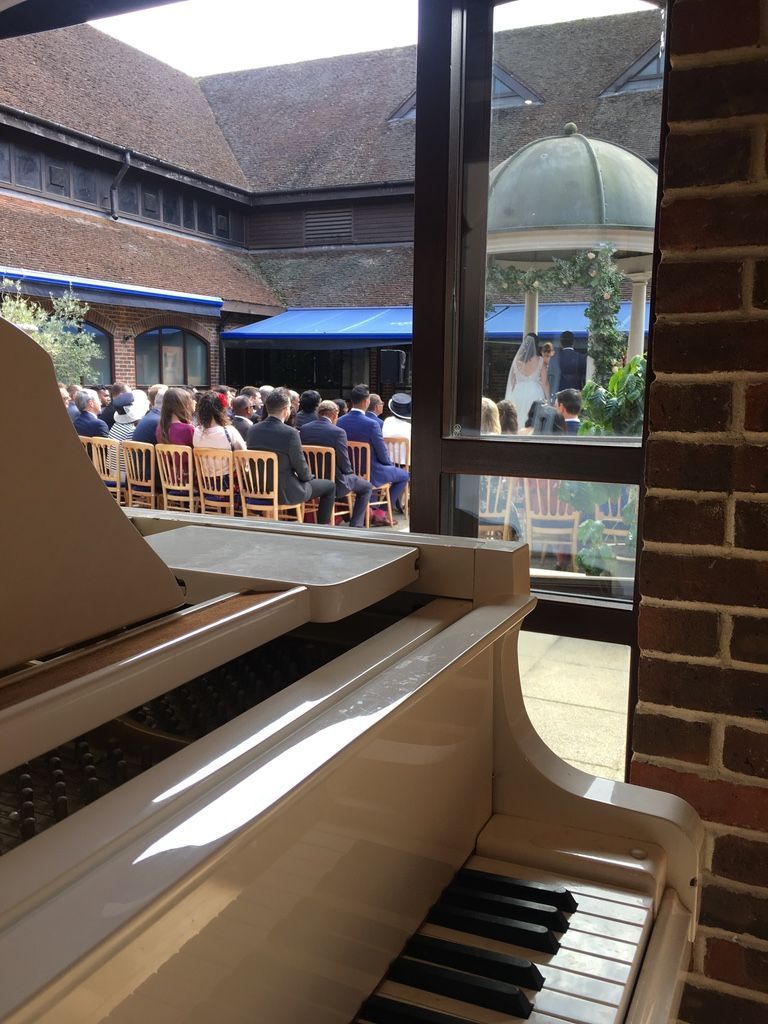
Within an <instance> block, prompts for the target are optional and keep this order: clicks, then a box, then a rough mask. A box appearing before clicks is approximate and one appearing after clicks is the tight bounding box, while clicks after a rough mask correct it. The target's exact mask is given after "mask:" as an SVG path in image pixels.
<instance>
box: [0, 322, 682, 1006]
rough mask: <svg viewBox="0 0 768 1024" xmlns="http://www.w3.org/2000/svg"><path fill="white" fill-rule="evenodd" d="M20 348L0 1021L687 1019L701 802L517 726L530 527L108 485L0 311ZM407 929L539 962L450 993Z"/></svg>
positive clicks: (441, 970) (43, 372)
mask: <svg viewBox="0 0 768 1024" xmlns="http://www.w3.org/2000/svg"><path fill="white" fill-rule="evenodd" d="M6 362H8V363H9V365H13V372H14V374H15V375H16V376H19V375H21V376H23V377H24V378H25V379H34V380H36V381H39V384H40V388H41V390H42V391H47V392H49V393H50V394H51V400H50V403H49V404H48V405H45V403H44V402H42V401H41V406H43V407H44V411H43V412H42V413H41V416H40V417H39V419H38V421H37V424H36V429H38V430H39V431H40V444H41V446H42V445H45V446H46V450H47V451H48V452H50V453H51V455H50V457H46V460H45V472H41V467H42V465H43V463H42V461H41V459H40V458H34V459H29V458H28V457H26V456H25V454H24V453H21V452H20V453H19V455H18V458H16V462H15V463H14V465H13V466H12V467H11V471H12V472H13V474H14V475H15V477H16V478H17V479H18V480H19V487H20V493H23V494H26V495H27V500H25V501H24V502H19V505H18V506H16V505H11V504H8V505H7V506H6V505H4V507H3V527H4V529H3V534H2V535H3V538H4V547H5V549H6V550H5V552H4V556H5V557H6V564H7V565H9V566H10V573H9V574H8V577H7V579H9V580H10V581H11V586H7V585H6V586H5V587H4V588H3V592H2V597H1V598H0V601H1V602H2V604H0V614H2V621H3V624H4V640H3V645H2V651H1V652H0V658H1V660H0V737H2V742H1V743H0V850H4V851H5V852H3V856H2V857H0V976H1V977H2V985H0V1019H2V1020H7V1021H12V1022H14V1024H21V1022H31V1021H45V1022H49V1024H70V1022H71V1024H87V1022H97V1021H105V1022H106V1021H108V1022H110V1024H133V1022H138V1021H141V1022H142V1024H151V1022H162V1024H175V1022H200V1024H202V1022H214V1021H215V1022H217V1024H218V1022H222V1024H229V1022H232V1024H240V1022H246V1021H247V1022H259V1024H303V1022H307V1024H309V1022H311V1024H348V1022H351V1021H361V1022H362V1021H368V1022H369V1024H376V1022H377V1021H379V1020H388V1021H389V1020H391V1021H396V1020H422V1021H434V1022H436V1024H453V1022H457V1021H467V1020H471V1021H486V1022H489V1021H496V1022H502V1021H504V1022H509V1021H517V1020H519V1019H522V1017H523V1016H525V1015H526V1014H527V1013H530V1016H528V1019H529V1020H531V1021H532V1022H533V1024H556V1022H561V1021H573V1022H580V1024H612V1022H619V1021H624V1022H626V1024H655V1022H662V1021H667V1020H669V1019H672V1018H673V1017H674V1015H675V1012H676V1005H677V1003H676V999H677V996H676V991H677V987H678V982H679V979H680V976H681V972H682V971H684V969H685V967H686V964H687V957H688V953H689V949H690V941H691V939H692V936H693V929H694V927H695V922H696V917H697V908H698V887H697V879H698V874H699V865H698V858H699V851H700V846H701V826H700V823H699V822H698V819H697V817H696V815H695V814H694V812H693V811H692V810H691V808H690V807H688V805H686V804H685V803H683V802H682V801H680V800H678V799H677V798H674V797H672V796H668V795H665V794H661V793H655V792H649V791H645V790H642V789H640V788H638V787H634V786H629V785H626V784H623V783H616V782H609V781H607V780H603V779H596V778H594V777H592V776H588V775H586V774H584V773H583V772H581V771H579V770H577V769H575V768H572V767H571V766H569V765H567V764H565V763H564V762H562V761H561V760H560V759H559V758H557V757H556V756H555V755H554V754H553V753H552V752H551V751H550V750H548V748H546V747H545V746H544V744H543V743H542V741H541V740H540V739H539V737H538V736H537V735H536V733H535V732H534V730H533V728H532V726H531V724H530V722H529V720H528V718H527V715H526V713H525V708H524V705H523V700H522V695H521V690H520V679H519V673H518V667H517V638H518V634H519V630H520V626H521V623H522V621H523V619H524V618H525V615H526V614H527V612H528V611H529V610H530V609H531V607H532V606H533V600H532V598H531V596H530V591H529V578H528V554H527V549H526V548H525V547H524V546H522V545H515V544H503V543H487V542H477V541H471V540H460V539H454V538H439V537H425V536H419V535H408V536H403V535H396V534H388V535H386V536H382V535H381V534H376V535H375V536H373V537H369V536H367V535H364V536H362V537H361V536H360V535H359V534H358V533H356V532H355V531H345V530H341V529H338V528H337V529H329V528H322V527H316V528H311V527H297V526H293V525H290V524H284V523H266V522H265V523H254V522H252V521H239V520H232V521H229V522H225V520H223V519H216V518H213V517H205V518H202V517H199V516H195V515H185V514H169V513H163V512H155V511H139V510H127V513H126V512H124V511H123V510H120V509H118V507H117V506H116V505H115V503H114V500H113V499H112V497H111V496H110V495H109V494H108V493H107V492H106V489H105V488H104V487H103V485H102V483H101V481H100V480H99V479H98V477H97V476H96V474H95V473H93V471H92V468H91V467H90V464H89V463H88V460H87V458H86V457H85V454H84V452H83V449H82V446H81V445H80V443H79V441H78V440H77V438H76V437H75V436H74V433H73V432H72V431H71V429H70V427H69V426H68V425H67V417H66V412H65V410H64V408H63V406H62V404H61V402H60V399H59V398H58V392H57V389H56V386H55V380H54V378H53V372H52V368H51V366H50V363H48V361H47V357H45V356H44V354H43V353H42V351H41V350H40V349H39V348H38V347H37V346H36V345H34V343H32V342H30V341H29V339H27V338H26V336H24V335H23V334H22V333H21V332H20V331H18V330H16V329H15V328H13V327H11V326H10V325H7V324H5V323H3V322H0V365H3V364H4V363H6ZM30 443H31V441H30ZM25 447H27V446H25ZM27 454H28V453H27ZM10 458H15V456H10ZM6 478H7V477H6ZM51 496H53V497H54V500H53V501H51ZM60 526H61V529H59V527H60ZM112 595H114V596H115V600H114V601H112V600H111V597H112ZM4 842H5V846H3V845H2V844H3V843H4ZM457 872H459V874H457ZM511 879H516V881H511ZM473 886H474V887H475V889H477V887H478V886H479V895H478V893H477V892H476V893H475V895H474V896H473V894H472V892H471V891H469V890H471V889H472V887H473ZM510 886H511V887H512V890H511V891H512V893H513V895H514V894H516V896H517V898H516V899H512V900H511V902H510V900H509V896H510V888H509V887H510ZM521 886H522V887H523V888H524V890H525V891H524V895H523V898H522V899H520V893H521V890H520V887H521ZM542 886H543V888H542ZM562 886H565V887H566V888H567V889H568V890H569V892H571V893H573V896H574V898H575V901H576V904H577V906H576V909H575V910H572V909H568V908H567V907H566V909H565V911H564V913H565V917H566V918H567V922H564V920H563V918H562V917H559V918H558V920H559V921H560V923H559V924H558V923H554V924H553V923H552V922H550V924H549V925H548V926H547V927H544V926H543V925H542V926H539V925H536V924H534V925H533V926H531V924H530V921H531V920H538V918H536V916H535V915H536V914H539V915H540V914H541V913H542V912H543V911H547V908H548V907H549V903H548V901H549V902H551V901H552V900H557V899H559V898H560V896H559V894H560V887H562ZM468 891H469V895H468ZM505 893H506V895H504V894H505ZM494 894H495V895H494ZM531 896H532V897H534V898H531ZM569 898H570V897H569ZM494 900H496V902H495V903H494ZM505 900H506V901H507V902H506V903H505ZM477 901H479V902H477ZM511 906H514V907H515V911H514V913H512V914H511V911H510V907H511ZM457 907H458V910H457ZM542 908H543V910H542ZM550 909H551V908H550ZM491 911H492V912H491ZM510 914H511V917H510ZM531 915H533V918H532V917H531ZM521 916H522V918H523V919H524V923H523V924H521V925H519V927H517V930H513V931H512V932H510V931H509V930H508V928H509V924H510V920H511V921H513V922H514V921H517V919H518V918H520V917H521ZM427 918H428V920H426V922H425V919H427ZM468 920H469V921H470V923H469V924H468V923H467V921H468ZM472 922H474V924H473V923H472ZM566 927H567V930H564V928H566ZM526 929H527V930H528V932H530V933H531V934H534V933H535V937H534V940H532V942H533V947H534V949H533V951H532V950H531V946H526V945H525V943H524V942H523V941H522V939H521V938H520V935H521V934H523V933H525V932H526ZM417 932H418V933H419V934H418V935H416V934H415V933H417ZM540 932H546V933H547V938H546V941H545V940H541V941H545V947H542V946H541V942H540V936H539V933H540ZM499 936H501V938H500V937H499ZM547 941H548V942H553V943H554V945H553V946H551V947H549V948H546V942H547ZM406 943H408V946H407V947H406V951H405V955H400V954H401V952H402V951H403V948H404V946H406ZM414 943H415V944H416V945H414ZM425 948H428V949H434V950H437V952H435V954H434V955H435V957H437V963H443V964H445V962H446V961H445V960H444V959H443V960H441V959H439V958H440V957H443V958H444V957H445V955H446V950H447V952H448V954H450V955H451V956H456V955H458V956H459V957H460V958H461V957H462V956H464V957H466V956H467V955H470V956H473V957H474V958H475V959H478V958H480V959H481V960H482V958H483V957H485V961H488V962H490V963H491V966H492V968H493V970H496V969H498V965H499V963H501V964H502V966H504V969H505V970H506V961H507V960H508V959H509V957H510V955H514V956H516V957H518V958H520V959H523V960H524V959H525V958H527V959H529V960H530V961H531V962H534V963H536V964H538V971H539V973H540V975H541V976H542V977H543V983H542V985H540V986H539V988H538V990H537V989H536V986H535V985H534V984H533V983H531V984H530V985H528V984H527V982H526V981H525V980H523V981H522V982H521V983H519V984H518V985H517V988H519V989H520V990H521V991H522V992H523V997H524V999H525V1000H527V1004H528V1005H527V1006H526V1007H525V1009H524V1010H518V1009H512V1008H511V1007H512V1006H513V1004H511V1003H508V1002H505V1001H504V1000H506V999H507V997H508V993H507V991H506V989H508V988H510V986H509V985H506V983H501V990H502V991H501V992H500V993H499V991H497V989H498V988H499V985H498V984H496V983H495V982H493V983H491V985H490V987H491V988H494V986H495V988H494V991H493V992H492V994H491V996H488V995H487V993H485V992H484V990H483V985H484V984H485V986H486V988H487V987H488V983H487V982H482V981H481V982H480V983H479V984H480V990H481V991H480V995H479V996H478V999H477V1000H475V998H474V996H473V995H472V993H470V994H469V995H467V993H466V992H465V991H464V990H461V991H459V992H458V995H457V990H456V989H455V987H454V988H452V987H451V986H452V985H455V981H456V978H455V975H456V974H457V973H458V974H459V975H460V976H461V977H462V978H464V979H466V978H468V977H470V975H472V971H470V970H469V968H467V967H466V963H465V962H464V961H462V960H461V959H459V965H460V966H459V967H458V970H457V969H454V968H455V963H454V967H451V962H450V960H449V961H448V967H445V966H443V967H437V968H435V967H430V965H429V963H426V961H429V960H430V956H431V955H432V954H431V953H425V952H424V949H425ZM473 950H474V953H473V952H472V951H473ZM468 951H469V952H468ZM478 951H479V952H478ZM485 961H484V962H485ZM462 965H463V966H462ZM425 966H426V967H427V968H429V970H431V971H432V974H433V976H434V979H435V980H434V984H432V983H429V984H426V983H425V982H424V979H423V977H422V976H421V975H420V973H419V971H420V969H421V968H424V967H425ZM484 969H487V963H486V968H482V969H481V973H482V970H484ZM515 969H516V970H519V969H520V968H518V967H515ZM526 970H533V968H530V967H529V968H526ZM414 971H415V974H414ZM472 976H473V975H472ZM528 977H532V976H531V975H528V974H526V975H525V978H528ZM505 985H506V987H505ZM473 991H474V990H473ZM374 992H375V995H373V997H372V998H369V997H371V995H372V993H374ZM499 998H501V999H502V1002H501V1003H499V1002H498V1000H499ZM361 1004H365V1005H364V1006H363V1007H362V1009H361ZM531 1004H532V1010H531ZM499 1006H501V1007H502V1008H501V1009H500V1008H499ZM514 1006H515V1007H517V1006H518V1004H517V1003H515V1004H514Z"/></svg>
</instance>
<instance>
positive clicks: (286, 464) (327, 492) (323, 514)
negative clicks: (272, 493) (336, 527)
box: [247, 388, 336, 524]
mask: <svg viewBox="0 0 768 1024" xmlns="http://www.w3.org/2000/svg"><path fill="white" fill-rule="evenodd" d="M264 404H265V406H266V410H267V418H266V419H265V420H262V422H261V423H254V424H253V426H252V427H251V429H250V430H249V431H248V441H247V443H248V448H250V449H251V450H253V451H266V452H274V453H275V454H276V455H277V464H278V482H277V490H278V501H279V503H280V504H281V505H298V504H301V503H303V502H305V501H309V499H310V498H317V499H318V501H319V508H318V512H317V521H318V522H319V523H323V524H328V523H330V522H331V516H332V514H333V504H334V499H335V496H336V485H335V483H334V482H333V480H314V479H312V474H311V473H310V472H309V466H308V465H307V460H306V459H305V457H304V452H302V450H301V438H300V437H299V432H298V430H294V428H293V427H289V426H287V425H286V423H285V421H286V420H287V419H288V416H289V415H290V412H291V397H290V394H289V393H288V391H287V390H286V389H285V388H277V389H276V390H274V391H271V392H270V393H269V395H267V400H266V402H265V403H264Z"/></svg>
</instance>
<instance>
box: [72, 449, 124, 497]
mask: <svg viewBox="0 0 768 1024" xmlns="http://www.w3.org/2000/svg"><path fill="white" fill-rule="evenodd" d="M80 440H81V441H82V442H83V445H84V447H85V450H86V451H87V452H88V455H89V456H90V459H91V462H92V463H93V464H94V466H95V467H96V472H97V473H98V474H99V476H100V477H101V479H102V480H103V481H104V483H105V485H106V488H107V490H108V491H109V492H110V494H111V495H112V497H113V498H114V499H115V501H116V502H117V504H118V505H119V504H120V502H121V500H122V492H121V486H120V442H119V441H115V439H114V438H112V437H81V438H80Z"/></svg>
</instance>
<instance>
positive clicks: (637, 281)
mask: <svg viewBox="0 0 768 1024" xmlns="http://www.w3.org/2000/svg"><path fill="white" fill-rule="evenodd" d="M547 6H548V4H547V3H546V0H545V2H543V3H542V7H543V8H546V7H547ZM517 7H518V4H517V3H515V2H512V3H503V4H499V5H497V6H496V7H495V8H494V50H493V63H494V67H496V68H504V69H508V74H509V75H510V76H515V80H517V79H519V81H520V83H522V84H521V88H522V87H523V85H524V87H525V88H526V89H529V90H531V93H532V95H533V94H536V95H540V96H542V98H543V102H542V103H540V104H536V103H534V104H532V105H526V104H523V105H522V106H510V105H507V106H503V107H502V106H494V105H490V109H489V112H488V117H489V122H490V141H489V146H490V159H489V164H490V172H491V175H490V181H489V192H488V224H487V239H486V246H485V249H486V253H487V257H488V274H487V279H486V309H485V330H484V342H485V343H484V346H483V375H482V384H481V388H482V395H484V396H485V397H487V398H489V399H492V400H493V401H494V402H499V401H507V402H511V403H512V404H513V405H514V407H515V412H516V414H517V419H518V422H519V425H520V427H521V428H525V424H526V421H527V420H528V419H529V416H530V414H531V408H532V406H534V403H538V405H544V406H547V407H548V408H549V410H550V412H551V416H550V420H551V430H550V431H549V432H551V433H555V434H556V433H559V432H561V431H564V432H567V433H568V434H571V433H577V434H578V435H579V437H581V438H589V437H590V436H594V435H598V436H602V437H605V436H608V437H622V438H627V437H631V438H635V439H636V443H638V444H639V442H640V436H641V432H642V420H643V405H644V398H645V366H644V356H643V353H644V351H645V348H646V334H647V330H648V318H649V303H648V295H647V291H648V288H647V286H648V284H649V282H650V277H651V262H652V252H653V239H654V229H655V219H656V193H657V182H658V175H657V171H656V169H655V168H654V167H653V166H652V165H651V163H650V161H651V160H654V159H657V158H658V138H659V128H660V123H661V93H659V94H658V95H656V94H651V95H649V97H648V100H647V104H648V105H647V107H644V112H643V117H642V118H641V119H640V120H639V121H633V119H632V118H631V117H630V116H629V105H631V104H632V103H634V102H635V101H634V99H633V98H632V97H627V98H625V97H618V96H617V97H613V98H612V102H614V101H615V102H616V103H617V104H622V105H623V109H624V108H626V109H624V113H622V112H620V111H619V110H618V108H617V109H614V108H611V117H610V118H607V117H606V116H605V115H606V111H605V109H604V108H603V107H598V106H595V105H594V104H593V103H591V99H590V102H586V100H585V102H584V103H582V102H581V99H580V98H581V97H586V96H587V95H589V97H593V96H594V95H595V94H596V92H599V87H598V86H597V84H596V83H600V82H608V81H611V80H612V78H615V76H616V59H617V55H616V51H615V47H610V46H605V47H597V48H595V47H594V45H593V44H594V42H595V40H594V35H593V33H594V29H593V27H592V24H591V22H590V21H589V20H583V19H582V20H579V17H578V13H577V12H575V11H574V13H573V14H572V15H569V16H568V18H569V20H570V19H572V25H571V27H570V29H571V30H570V33H569V35H568V36H567V37H566V36H565V35H563V34H562V32H560V33H559V34H558V33H555V32H554V31H553V30H552V29H550V28H549V27H548V26H546V25H542V26H540V28H539V29H538V30H537V32H536V34H535V36H534V35H533V34H531V31H530V29H524V30H522V32H524V33H527V34H526V36H525V38H526V39H529V41H530V40H532V43H531V46H529V50H530V52H525V53H524V52H522V50H521V48H520V40H521V30H520V29H517V28H515V27H514V16H515V13H516V10H517ZM617 7H618V5H617ZM619 13H620V12H619V11H618V10H617V14H619ZM627 26H628V29H627V30H628V32H629V31H630V27H629V21H628V22H627ZM662 29H663V21H662V19H661V17H659V19H658V33H659V39H660V38H661V33H662ZM632 31H634V32H635V35H636V40H632V39H630V38H629V37H628V38H627V39H626V40H625V42H624V43H623V44H622V45H623V47H624V49H623V50H622V54H624V53H625V52H626V59H627V66H629V65H631V64H632V62H633V61H634V60H636V59H637V55H638V53H643V51H646V50H647V49H648V36H647V32H648V25H647V23H644V26H643V28H642V29H641V28H640V27H639V23H638V27H637V28H636V29H634V30H632ZM654 31H655V29H654ZM555 46H556V47H558V52H557V53H553V52H551V51H552V48H554V47H555ZM555 59H556V60H557V62H558V64H559V66H561V67H562V68H563V74H562V75H561V76H560V77H559V78H558V80H557V83H556V85H555V86H554V89H555V91H554V92H553V91H552V90H553V84H552V82H553V80H552V79H551V77H547V76H546V74H545V69H546V68H547V67H548V66H551V62H552V61H553V60H555ZM651 63H653V61H652V62H651ZM510 83H511V79H510V81H505V79H504V77H503V76H502V75H500V74H499V73H497V76H496V78H495V80H494V82H493V93H494V96H495V97H496V98H500V97H501V98H503V97H504V96H505V95H506V93H505V91H504V89H505V88H511V84H510ZM585 83H593V85H591V86H587V85H585ZM590 89H591V90H592V92H590V91H589V90H590ZM512 91H515V90H514V89H512ZM569 103H570V104H571V105H572V107H573V109H574V110H578V112H579V113H578V123H577V124H573V123H569V124H567V125H566V124H563V126H562V129H561V130H559V131H556V130H554V128H553V122H552V115H551V109H550V108H551V107H552V105H553V104H562V108H560V107H559V108H558V109H565V108H566V107H567V105H568V104H569ZM651 140H653V141H651ZM468 244H470V243H468ZM563 392H565V394H563ZM574 392H575V393H576V394H574ZM462 403H463V404H462ZM538 405H537V407H536V408H538ZM573 408H575V409H576V411H575V412H573V411H572V410H573ZM479 419H480V416H479V410H478V409H477V398H476V396H471V397H470V398H469V399H467V398H466V397H463V396H462V395H461V393H459V394H458V396H457V411H456V420H455V423H456V424H457V426H458V427H459V428H460V430H459V431H458V432H459V433H460V434H461V435H462V436H465V435H467V434H469V435H470V436H471V435H473V434H474V435H477V434H482V433H487V432H488V431H484V430H483V429H482V427H481V424H480V423H479V422H478V421H479ZM532 419H535V410H534V416H533V418H532ZM450 426H451V427H452V426H453V425H452V424H451V425H450ZM537 432H540V431H537ZM454 433H456V431H454Z"/></svg>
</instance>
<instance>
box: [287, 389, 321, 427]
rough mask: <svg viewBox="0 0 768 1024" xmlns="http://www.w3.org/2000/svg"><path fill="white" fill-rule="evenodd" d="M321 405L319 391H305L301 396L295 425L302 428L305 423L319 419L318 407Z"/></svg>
mask: <svg viewBox="0 0 768 1024" xmlns="http://www.w3.org/2000/svg"><path fill="white" fill-rule="evenodd" d="M318 405H320V394H319V392H317V391H304V392H302V394H301V397H300V398H299V411H298V412H297V413H296V420H295V422H294V424H293V425H294V426H295V427H296V429H297V430H301V428H302V427H303V426H304V424H305V423H311V422H312V421H313V420H316V419H317V407H318Z"/></svg>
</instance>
